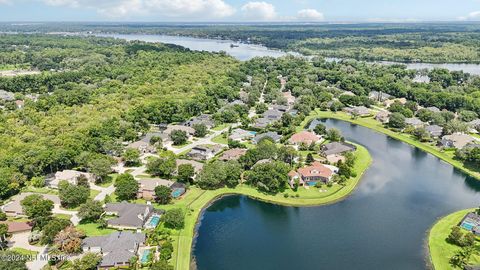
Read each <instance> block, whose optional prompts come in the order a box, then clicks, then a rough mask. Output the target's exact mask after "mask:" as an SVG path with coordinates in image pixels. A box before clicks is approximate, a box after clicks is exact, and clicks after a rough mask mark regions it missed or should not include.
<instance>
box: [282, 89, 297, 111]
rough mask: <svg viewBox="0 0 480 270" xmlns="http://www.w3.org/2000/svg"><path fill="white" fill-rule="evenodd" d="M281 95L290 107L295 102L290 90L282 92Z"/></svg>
mask: <svg viewBox="0 0 480 270" xmlns="http://www.w3.org/2000/svg"><path fill="white" fill-rule="evenodd" d="M282 95H283V97H284V98H285V99H286V100H287V105H288V106H290V107H292V106H293V105H294V104H295V101H296V98H295V97H294V96H293V95H292V92H290V91H287V92H282Z"/></svg>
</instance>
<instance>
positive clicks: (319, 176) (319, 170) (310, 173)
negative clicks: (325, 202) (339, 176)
mask: <svg viewBox="0 0 480 270" xmlns="http://www.w3.org/2000/svg"><path fill="white" fill-rule="evenodd" d="M335 172H338V169H336V168H335V167H333V166H328V165H324V164H322V163H320V162H318V161H315V162H313V163H312V165H310V166H305V167H303V168H299V169H298V170H297V171H293V170H292V171H290V172H289V173H288V176H289V178H290V180H289V183H290V186H291V187H292V188H293V187H294V185H295V182H296V181H298V184H299V185H300V186H306V185H308V186H314V185H315V184H316V183H317V182H324V183H328V182H329V181H330V179H331V178H332V176H333V174H334V173H335Z"/></svg>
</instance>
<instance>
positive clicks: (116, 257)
mask: <svg viewBox="0 0 480 270" xmlns="http://www.w3.org/2000/svg"><path fill="white" fill-rule="evenodd" d="M145 241H146V236H145V234H144V233H135V232H130V231H120V232H114V233H111V234H109V235H103V236H94V237H87V238H85V239H84V240H83V242H82V249H83V252H94V253H100V254H101V255H102V261H101V262H100V264H99V265H98V267H97V268H98V269H117V268H128V267H129V266H130V260H131V259H132V258H133V257H135V256H137V252H138V248H139V247H142V246H144V245H145Z"/></svg>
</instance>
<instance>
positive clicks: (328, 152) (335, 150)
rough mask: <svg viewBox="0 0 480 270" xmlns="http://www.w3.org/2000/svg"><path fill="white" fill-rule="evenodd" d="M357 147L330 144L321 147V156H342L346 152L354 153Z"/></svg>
mask: <svg viewBox="0 0 480 270" xmlns="http://www.w3.org/2000/svg"><path fill="white" fill-rule="evenodd" d="M355 150H357V147H356V146H355V145H353V144H350V143H346V142H331V143H327V144H325V145H323V146H322V150H321V154H322V155H323V156H324V157H326V158H328V157H329V156H333V155H342V154H345V153H347V152H354V151H355Z"/></svg>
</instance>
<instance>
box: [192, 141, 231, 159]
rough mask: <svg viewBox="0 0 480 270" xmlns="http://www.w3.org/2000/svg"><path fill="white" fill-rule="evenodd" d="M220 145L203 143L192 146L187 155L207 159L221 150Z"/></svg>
mask: <svg viewBox="0 0 480 270" xmlns="http://www.w3.org/2000/svg"><path fill="white" fill-rule="evenodd" d="M222 148H223V147H222V146H221V145H219V144H214V145H209V144H203V145H198V146H195V147H193V148H192V150H190V152H188V154H187V156H188V157H190V158H192V159H195V160H207V159H211V158H213V157H214V156H215V155H216V154H218V153H219V152H220V151H222Z"/></svg>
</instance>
